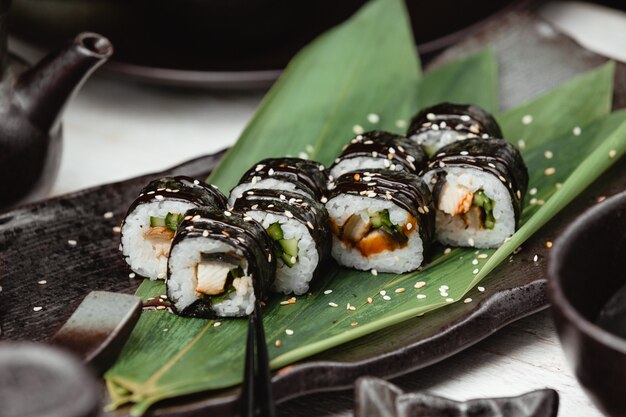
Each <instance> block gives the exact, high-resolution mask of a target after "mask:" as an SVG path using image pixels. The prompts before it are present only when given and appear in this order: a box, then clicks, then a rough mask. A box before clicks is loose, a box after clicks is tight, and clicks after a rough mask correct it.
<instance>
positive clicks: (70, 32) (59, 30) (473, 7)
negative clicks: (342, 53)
mask: <svg viewBox="0 0 626 417" xmlns="http://www.w3.org/2000/svg"><path fill="white" fill-rule="evenodd" d="M364 3H365V0H343V1H334V0H316V1H308V2H302V1H297V2H289V1H279V0H270V1H262V0H229V1H221V0H179V1H177V2H176V4H175V5H174V4H173V2H172V1H151V2H148V1H141V0H140V1H132V2H128V1H121V0H108V1H104V0H88V1H87V0H14V1H13V8H12V11H11V15H10V19H9V24H10V28H11V32H12V34H13V35H14V36H16V37H17V38H18V40H19V42H18V43H12V46H13V47H15V46H18V48H17V50H18V52H20V53H22V54H25V55H27V57H31V56H36V55H37V54H38V52H43V51H45V50H47V49H49V48H51V47H54V46H56V45H59V44H61V43H63V42H64V41H65V40H66V39H68V38H71V37H73V36H74V35H75V34H76V33H79V32H82V31H84V30H89V31H95V32H98V33H102V34H103V35H105V36H107V37H108V38H109V39H111V41H112V42H113V44H114V45H115V56H114V57H113V60H112V61H111V62H110V63H109V64H107V66H106V67H105V71H106V70H108V72H109V73H112V74H117V75H124V76H126V77H131V78H135V79H138V80H143V81H150V82H154V83H160V84H172V85H178V86H203V87H209V88H220V89H249V88H262V87H267V86H269V85H271V83H272V82H273V81H274V80H275V79H276V78H277V77H278V75H280V72H281V70H282V68H284V67H285V65H286V64H287V62H288V61H289V59H291V57H292V56H293V55H294V54H295V53H296V52H297V51H298V50H299V49H300V48H302V46H304V45H306V44H307V43H308V42H310V41H311V40H312V39H314V38H315V37H316V36H317V35H319V34H320V33H322V32H323V31H325V30H326V29H328V28H330V27H332V26H334V25H336V24H338V23H339V22H341V21H343V20H345V19H346V18H348V17H349V16H350V15H351V14H352V13H354V12H355V11H356V10H357V9H358V8H359V7H360V6H362V5H363V4H364ZM528 3H530V1H529V0H522V1H520V0H517V1H516V0H497V1H494V0H474V1H472V2H458V1H452V0H445V1H438V2H425V1H419V0H408V1H407V7H408V9H409V11H410V14H411V19H412V23H413V29H414V33H415V40H416V44H417V45H418V48H419V50H420V52H421V53H422V54H426V55H429V54H430V55H432V53H433V52H436V51H440V50H442V49H443V48H445V47H447V46H450V45H452V44H453V43H455V42H457V41H459V40H460V39H462V38H463V37H466V36H467V35H468V34H469V33H471V32H473V31H475V30H476V29H477V28H478V27H480V25H481V24H482V23H483V22H485V21H486V20H487V19H488V18H490V17H493V16H494V15H499V14H502V13H506V12H507V11H509V10H511V9H512V8H521V7H525V6H526V5H527V4H528ZM451 10H453V11H454V12H451ZM432 16H441V18H440V19H433V18H432Z"/></svg>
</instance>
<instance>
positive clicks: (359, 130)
mask: <svg viewBox="0 0 626 417" xmlns="http://www.w3.org/2000/svg"><path fill="white" fill-rule="evenodd" d="M352 131H353V132H354V133H356V134H357V135H360V134H362V133H364V132H365V129H363V126H361V125H354V126H352Z"/></svg>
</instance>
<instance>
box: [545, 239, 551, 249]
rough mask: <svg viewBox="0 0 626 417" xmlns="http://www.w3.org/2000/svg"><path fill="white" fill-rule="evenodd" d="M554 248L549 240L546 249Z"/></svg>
mask: <svg viewBox="0 0 626 417" xmlns="http://www.w3.org/2000/svg"><path fill="white" fill-rule="evenodd" d="M551 247H552V242H550V241H549V240H548V241H547V242H546V248H548V249H550V248H551Z"/></svg>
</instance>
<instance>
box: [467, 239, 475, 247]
mask: <svg viewBox="0 0 626 417" xmlns="http://www.w3.org/2000/svg"><path fill="white" fill-rule="evenodd" d="M467 243H468V244H469V245H470V246H474V239H472V238H471V237H470V238H469V239H467Z"/></svg>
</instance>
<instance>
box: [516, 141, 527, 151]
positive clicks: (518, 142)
mask: <svg viewBox="0 0 626 417" xmlns="http://www.w3.org/2000/svg"><path fill="white" fill-rule="evenodd" d="M517 147H518V148H520V149H521V150H524V149H525V148H526V141H525V140H524V139H520V140H518V141H517Z"/></svg>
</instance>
